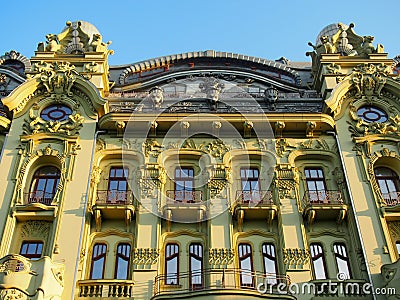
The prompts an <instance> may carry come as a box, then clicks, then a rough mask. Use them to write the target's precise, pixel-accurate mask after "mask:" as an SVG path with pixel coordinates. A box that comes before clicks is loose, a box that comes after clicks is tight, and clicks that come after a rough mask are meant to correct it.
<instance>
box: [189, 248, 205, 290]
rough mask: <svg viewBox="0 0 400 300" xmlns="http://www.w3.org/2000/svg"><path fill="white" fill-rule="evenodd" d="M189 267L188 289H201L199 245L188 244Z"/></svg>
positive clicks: (201, 268) (200, 252)
mask: <svg viewBox="0 0 400 300" xmlns="http://www.w3.org/2000/svg"><path fill="white" fill-rule="evenodd" d="M189 267H190V288H191V289H198V288H201V287H202V286H203V274H202V273H203V246H202V245H201V244H197V243H194V244H190V247H189Z"/></svg>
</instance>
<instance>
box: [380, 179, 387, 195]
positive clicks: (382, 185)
mask: <svg viewBox="0 0 400 300" xmlns="http://www.w3.org/2000/svg"><path fill="white" fill-rule="evenodd" d="M378 184H379V188H380V190H381V193H382V194H387V193H388V192H389V191H388V189H387V186H386V181H385V180H378Z"/></svg>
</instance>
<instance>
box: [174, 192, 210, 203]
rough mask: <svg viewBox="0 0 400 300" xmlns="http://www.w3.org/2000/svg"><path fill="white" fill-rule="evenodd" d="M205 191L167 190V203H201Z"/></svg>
mask: <svg viewBox="0 0 400 300" xmlns="http://www.w3.org/2000/svg"><path fill="white" fill-rule="evenodd" d="M202 198H203V193H202V192H201V191H167V201H166V202H167V204H179V203H200V202H202V200H203V199H202Z"/></svg>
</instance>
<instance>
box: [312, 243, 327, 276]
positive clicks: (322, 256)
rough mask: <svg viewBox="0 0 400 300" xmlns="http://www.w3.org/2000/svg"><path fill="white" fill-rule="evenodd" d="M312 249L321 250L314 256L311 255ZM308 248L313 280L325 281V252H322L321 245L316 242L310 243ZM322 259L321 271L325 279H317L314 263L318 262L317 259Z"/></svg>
mask: <svg viewBox="0 0 400 300" xmlns="http://www.w3.org/2000/svg"><path fill="white" fill-rule="evenodd" d="M313 247H320V248H321V252H319V253H317V254H315V255H313V252H314V251H313ZM309 248H310V259H311V264H312V269H313V275H314V279H315V280H325V279H328V269H327V268H326V261H325V252H324V247H323V246H322V244H321V243H318V242H316V243H311V244H310V246H309ZM320 258H321V259H322V267H323V271H324V275H325V276H324V277H325V278H317V274H316V272H315V269H316V268H315V262H316V261H317V260H318V259H320Z"/></svg>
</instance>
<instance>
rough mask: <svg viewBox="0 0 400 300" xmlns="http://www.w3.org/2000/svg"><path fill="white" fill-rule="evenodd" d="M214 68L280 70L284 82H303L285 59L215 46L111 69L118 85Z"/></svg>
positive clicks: (272, 72) (271, 73)
mask: <svg viewBox="0 0 400 300" xmlns="http://www.w3.org/2000/svg"><path fill="white" fill-rule="evenodd" d="M206 62H208V64H207V63H206ZM210 62H211V64H210ZM213 68H216V69H217V70H224V71H225V70H235V71H245V72H249V73H253V74H255V75H257V74H258V75H262V76H266V77H268V75H269V76H270V77H275V78H276V76H274V75H275V74H279V77H280V80H281V81H282V82H283V83H285V84H289V85H290V86H293V87H299V86H300V85H301V83H302V82H301V81H302V80H301V76H300V75H299V73H298V72H297V71H296V70H293V69H291V68H290V67H288V65H287V64H284V63H282V62H279V61H272V60H267V59H263V58H259V57H254V56H248V55H243V54H237V53H232V52H220V51H214V50H207V51H195V52H186V53H181V54H174V55H167V56H161V57H157V58H153V59H149V60H145V61H140V62H137V63H134V64H132V65H123V66H111V69H110V71H111V74H112V77H113V79H114V80H115V82H116V85H118V86H125V85H129V84H134V83H137V82H141V81H146V80H147V79H150V78H155V77H158V76H162V75H166V74H168V73H175V74H177V73H179V72H185V71H195V70H197V71H201V70H210V69H213ZM156 69H159V72H153V74H149V75H146V79H143V77H142V79H137V80H135V79H134V78H133V77H134V74H139V73H142V72H148V71H152V70H153V71H154V70H156ZM186 75H188V74H186ZM129 77H131V78H130V80H127V79H128V78H129ZM137 77H138V76H137ZM278 80H279V78H278Z"/></svg>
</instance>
